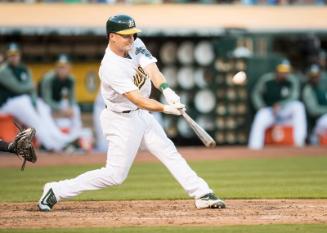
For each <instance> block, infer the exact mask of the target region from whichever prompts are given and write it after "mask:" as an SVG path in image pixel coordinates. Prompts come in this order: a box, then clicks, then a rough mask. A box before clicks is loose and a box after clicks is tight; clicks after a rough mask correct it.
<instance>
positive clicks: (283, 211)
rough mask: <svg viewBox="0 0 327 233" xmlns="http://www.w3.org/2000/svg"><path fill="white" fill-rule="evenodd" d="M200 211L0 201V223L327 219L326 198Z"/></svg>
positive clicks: (176, 203)
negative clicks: (46, 206) (43, 207)
mask: <svg viewBox="0 0 327 233" xmlns="http://www.w3.org/2000/svg"><path fill="white" fill-rule="evenodd" d="M226 204H227V207H228V208H226V209H203V210H197V209H196V208H195V207H194V202H193V201H192V200H169V201H168V200H163V201H161V200H160V201H149V200H144V201H73V202H72V201H63V202H60V203H58V204H57V205H56V206H55V208H54V210H53V211H52V212H39V211H38V210H37V207H36V204H35V203H1V204H0V213H1V215H2V216H1V218H0V227H1V228H57V227H63V228H72V227H122V226H124V227H126V226H169V225H172V226H178V225H179V226H182V225H189V226H218V225H242V224H246V225H250V224H272V223H280V224H283V223H288V224H305V223H327V200H230V201H228V200H227V201H226Z"/></svg>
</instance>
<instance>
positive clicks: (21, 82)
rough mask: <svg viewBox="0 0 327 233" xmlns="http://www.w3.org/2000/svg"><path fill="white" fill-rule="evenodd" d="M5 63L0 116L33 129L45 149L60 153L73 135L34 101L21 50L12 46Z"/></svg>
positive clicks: (1, 69) (0, 86) (0, 72)
mask: <svg viewBox="0 0 327 233" xmlns="http://www.w3.org/2000/svg"><path fill="white" fill-rule="evenodd" d="M6 58H7V59H6V62H5V63H4V64H3V65H1V67H0V90H1V92H0V113H2V114H9V115H12V116H13V117H15V118H16V119H17V120H18V121H20V122H21V123H22V124H24V125H25V126H26V127H31V128H35V129H36V138H37V140H38V141H39V142H40V143H41V144H42V145H43V146H44V148H45V149H47V150H51V151H61V150H62V149H64V148H65V147H66V146H67V144H69V143H70V142H72V141H74V140H76V136H68V135H65V134H64V133H62V132H61V131H60V130H59V128H58V127H57V126H56V124H55V122H54V120H53V118H52V116H51V110H50V108H49V106H48V105H47V104H45V103H44V101H43V100H41V99H40V98H37V96H36V91H35V88H34V85H33V82H32V77H31V73H30V71H29V69H28V68H27V66H26V65H24V64H23V63H22V62H21V51H20V49H19V47H18V45H17V44H15V43H11V44H10V45H9V46H8V49H7V52H6Z"/></svg>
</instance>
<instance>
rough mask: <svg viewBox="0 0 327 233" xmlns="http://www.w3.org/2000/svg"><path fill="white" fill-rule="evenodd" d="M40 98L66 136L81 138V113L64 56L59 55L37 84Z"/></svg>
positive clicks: (68, 62) (72, 78)
mask: <svg viewBox="0 0 327 233" xmlns="http://www.w3.org/2000/svg"><path fill="white" fill-rule="evenodd" d="M39 86H40V90H39V91H40V96H41V98H42V99H43V101H44V102H45V103H46V104H48V106H49V107H50V108H51V112H52V117H53V118H54V119H55V122H56V124H57V125H58V127H59V128H61V129H66V131H67V132H66V133H67V134H68V135H76V137H79V136H81V131H82V128H83V126H82V119H81V111H80V108H79V106H78V104H77V101H76V97H75V86H76V85H75V77H74V76H73V74H72V73H71V63H70V60H69V58H68V56H67V55H66V54H60V56H59V57H58V60H57V62H56V66H55V68H54V69H53V70H50V71H49V72H48V73H46V74H45V75H44V77H43V79H42V80H41V82H40V83H39Z"/></svg>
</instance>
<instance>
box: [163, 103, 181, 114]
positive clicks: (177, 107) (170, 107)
mask: <svg viewBox="0 0 327 233" xmlns="http://www.w3.org/2000/svg"><path fill="white" fill-rule="evenodd" d="M182 111H185V105H184V104H181V103H178V104H167V105H164V110H163V112H164V113H166V114H171V115H177V116H180V115H182Z"/></svg>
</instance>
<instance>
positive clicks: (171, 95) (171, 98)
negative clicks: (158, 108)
mask: <svg viewBox="0 0 327 233" xmlns="http://www.w3.org/2000/svg"><path fill="white" fill-rule="evenodd" d="M162 93H163V95H164V97H165V99H166V101H167V103H168V104H180V103H181V98H180V97H179V96H178V95H177V94H176V93H175V92H174V91H173V90H172V89H170V88H169V87H168V88H166V89H164V90H163V91H162Z"/></svg>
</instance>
